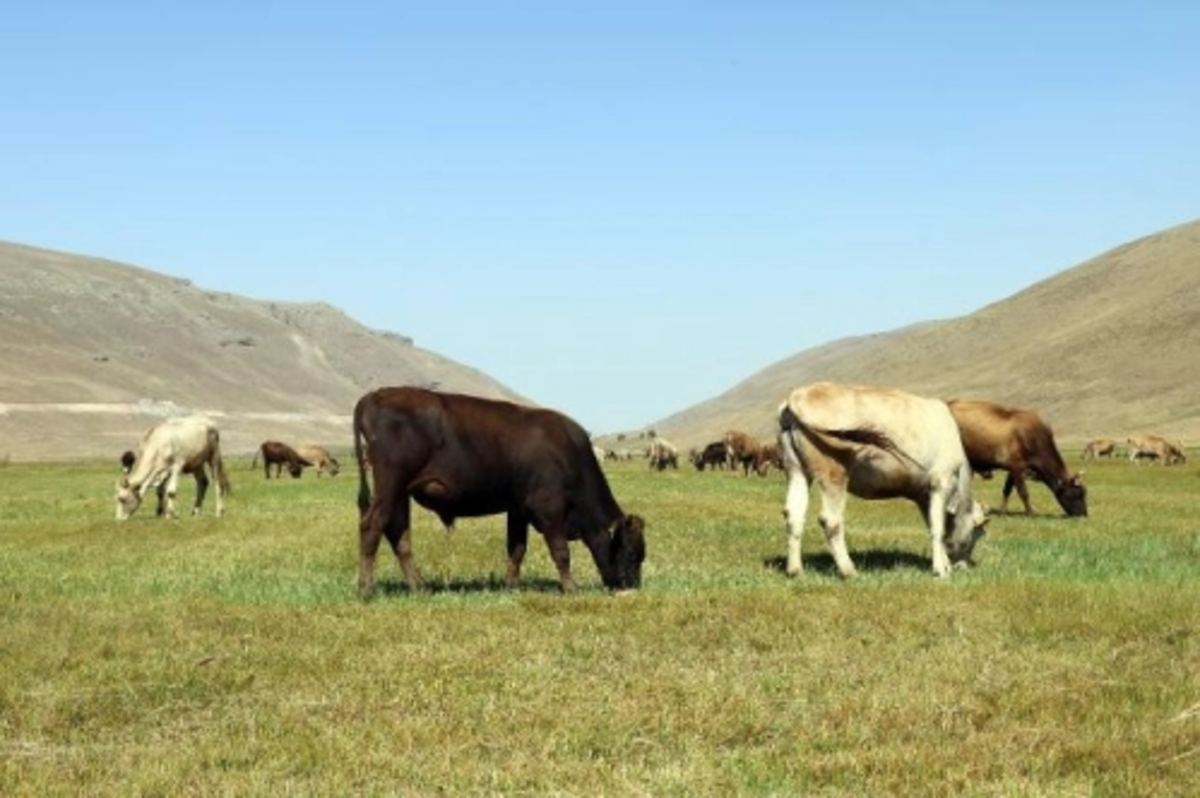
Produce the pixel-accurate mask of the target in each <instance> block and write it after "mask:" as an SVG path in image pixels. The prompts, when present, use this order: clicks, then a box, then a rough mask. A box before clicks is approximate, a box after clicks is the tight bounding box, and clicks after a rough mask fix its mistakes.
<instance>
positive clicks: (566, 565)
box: [543, 524, 602, 593]
mask: <svg viewBox="0 0 1200 798" xmlns="http://www.w3.org/2000/svg"><path fill="white" fill-rule="evenodd" d="M543 536H544V537H545V538H546V546H547V547H548V548H549V549H550V559H552V560H554V565H555V566H556V567H557V568H558V583H559V586H560V587H561V588H562V592H564V593H573V592H575V589H576V587H577V585H576V584H575V577H574V576H572V575H571V549H570V547H569V546H568V545H567V530H566V526H565V524H555V525H554V526H553V527H550V528H548V529H547V530H546V531H545V532H544V533H543ZM592 554H593V556H595V554H596V553H595V552H594V551H593V552H592ZM596 560H597V563H599V562H600V561H601V560H602V556H601V557H597V558H596Z"/></svg>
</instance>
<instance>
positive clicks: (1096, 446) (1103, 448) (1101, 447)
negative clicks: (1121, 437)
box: [1082, 438, 1117, 460]
mask: <svg viewBox="0 0 1200 798" xmlns="http://www.w3.org/2000/svg"><path fill="white" fill-rule="evenodd" d="M1116 451H1117V442H1116V441H1114V440H1113V439H1112V438H1096V439H1095V440H1091V441H1088V442H1087V445H1086V446H1084V447H1083V458H1082V459H1084V460H1094V459H1096V458H1097V457H1112V456H1113V455H1114V454H1115V453H1116Z"/></svg>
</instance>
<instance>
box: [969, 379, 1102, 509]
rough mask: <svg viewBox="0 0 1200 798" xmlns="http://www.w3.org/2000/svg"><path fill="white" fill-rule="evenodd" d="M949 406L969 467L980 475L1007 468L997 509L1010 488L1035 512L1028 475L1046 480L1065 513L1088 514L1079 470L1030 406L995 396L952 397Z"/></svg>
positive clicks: (1005, 502)
mask: <svg viewBox="0 0 1200 798" xmlns="http://www.w3.org/2000/svg"><path fill="white" fill-rule="evenodd" d="M949 405H950V412H951V413H953V414H954V420H955V422H957V424H958V428H959V431H960V432H961V433H962V442H963V448H964V449H965V450H966V452H967V459H968V460H969V461H970V463H971V468H972V469H973V470H975V471H976V472H978V473H980V474H983V475H985V476H986V475H990V474H991V472H992V471H995V470H1002V471H1006V472H1008V476H1007V477H1006V478H1005V480H1004V493H1003V499H1002V500H1001V502H1000V512H1001V513H1006V512H1008V499H1009V496H1011V495H1012V492H1013V488H1014V487H1015V488H1016V490H1017V495H1018V496H1020V497H1021V502H1022V503H1023V504H1024V505H1025V512H1026V513H1027V514H1029V515H1032V514H1033V505H1032V504H1030V502H1029V489H1028V488H1027V487H1026V486H1025V477H1026V475H1032V476H1033V478H1034V479H1037V480H1038V481H1040V482H1043V483H1045V485H1046V486H1047V487H1048V488H1050V490H1051V491H1052V492H1053V493H1054V498H1056V499H1058V503H1059V505H1060V506H1061V507H1062V509H1063V511H1064V512H1066V514H1067V515H1069V516H1086V515H1087V488H1086V487H1084V484H1083V479H1082V475H1081V474H1071V473H1069V472H1068V471H1067V466H1066V464H1065V463H1064V462H1063V459H1062V455H1061V454H1059V452H1058V447H1057V446H1056V445H1055V443H1054V433H1053V432H1051V431H1050V427H1049V426H1048V425H1047V424H1046V422H1044V421H1042V419H1041V417H1040V416H1039V415H1038V414H1037V413H1036V412H1034V411H1033V410H1025V409H1022V408H1017V407H1005V406H1004V405H998V404H995V403H993V402H985V401H978V400H969V399H952V400H951V401H950V402H949Z"/></svg>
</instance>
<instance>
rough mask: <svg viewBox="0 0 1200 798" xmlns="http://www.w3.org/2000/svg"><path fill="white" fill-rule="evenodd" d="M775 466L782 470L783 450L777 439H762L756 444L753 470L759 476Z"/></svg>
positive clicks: (763, 475)
mask: <svg viewBox="0 0 1200 798" xmlns="http://www.w3.org/2000/svg"><path fill="white" fill-rule="evenodd" d="M772 466H773V467H775V468H778V469H779V470H781V471H782V470H783V450H781V449H780V448H779V442H778V441H763V442H762V443H760V444H759V446H758V456H757V457H756V458H755V459H754V470H755V472H757V473H758V475H759V476H760V477H765V476H766V475H767V474H768V473H769V472H770V470H771V468H772Z"/></svg>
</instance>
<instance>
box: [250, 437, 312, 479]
mask: <svg viewBox="0 0 1200 798" xmlns="http://www.w3.org/2000/svg"><path fill="white" fill-rule="evenodd" d="M260 456H261V457H262V461H263V476H264V477H265V478H267V479H270V478H271V466H275V478H276V479H279V478H280V477H281V476H283V468H284V466H287V470H288V473H289V474H291V475H292V479H299V478H300V475H301V474H302V473H304V469H305V468H307V467H308V466H311V465H312V461H311V460H308V459H307V458H304V457H301V456H300V454H299V453H298V452H297V451H296V450H295V449H293V448H292V447H291V446H288V445H287V444H286V443H283V442H282V441H263V442H262V445H261V446H259V447H258V451H257V452H255V453H254V458H253V459H251V461H250V467H251V468H254V467H256V466H257V465H258V458H259V457H260Z"/></svg>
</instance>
